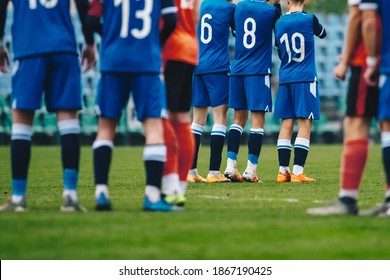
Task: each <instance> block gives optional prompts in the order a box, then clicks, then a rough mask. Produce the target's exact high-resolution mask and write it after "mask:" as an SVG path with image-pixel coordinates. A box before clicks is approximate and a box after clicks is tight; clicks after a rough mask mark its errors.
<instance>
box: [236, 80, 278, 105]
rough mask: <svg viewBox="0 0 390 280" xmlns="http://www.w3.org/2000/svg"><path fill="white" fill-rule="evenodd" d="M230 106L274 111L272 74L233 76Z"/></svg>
mask: <svg viewBox="0 0 390 280" xmlns="http://www.w3.org/2000/svg"><path fill="white" fill-rule="evenodd" d="M229 108H233V109H234V110H249V111H265V112H272V94H271V76H270V75H252V76H231V77H230V89H229Z"/></svg>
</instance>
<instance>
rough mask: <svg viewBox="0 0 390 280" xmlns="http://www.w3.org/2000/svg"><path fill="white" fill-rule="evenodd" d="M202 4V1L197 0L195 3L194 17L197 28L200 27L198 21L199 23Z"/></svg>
mask: <svg viewBox="0 0 390 280" xmlns="http://www.w3.org/2000/svg"><path fill="white" fill-rule="evenodd" d="M200 2H201V0H195V2H194V11H193V13H192V17H193V19H194V23H195V26H197V25H198V21H199V12H200Z"/></svg>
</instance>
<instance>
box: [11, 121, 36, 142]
mask: <svg viewBox="0 0 390 280" xmlns="http://www.w3.org/2000/svg"><path fill="white" fill-rule="evenodd" d="M32 130H33V129H32V126H31V125H27V124H20V123H14V124H12V132H11V140H31V136H32V134H33V131H32Z"/></svg>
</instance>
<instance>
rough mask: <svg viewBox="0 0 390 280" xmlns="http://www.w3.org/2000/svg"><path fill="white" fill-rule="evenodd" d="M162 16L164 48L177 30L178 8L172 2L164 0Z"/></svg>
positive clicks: (161, 33)
mask: <svg viewBox="0 0 390 280" xmlns="http://www.w3.org/2000/svg"><path fill="white" fill-rule="evenodd" d="M161 4H162V6H161V8H162V9H161V16H162V17H163V24H164V25H163V27H162V29H161V31H160V44H161V46H164V45H165V43H166V41H167V40H168V38H169V36H170V35H171V34H172V32H173V30H175V28H176V13H177V7H176V6H175V5H174V4H173V2H172V0H162V3H161Z"/></svg>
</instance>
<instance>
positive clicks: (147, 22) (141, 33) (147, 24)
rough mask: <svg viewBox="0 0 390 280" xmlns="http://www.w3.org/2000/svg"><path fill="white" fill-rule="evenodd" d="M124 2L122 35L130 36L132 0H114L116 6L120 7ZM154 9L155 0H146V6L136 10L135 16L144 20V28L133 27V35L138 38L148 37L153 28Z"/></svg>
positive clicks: (123, 36) (124, 36)
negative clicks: (152, 16)
mask: <svg viewBox="0 0 390 280" xmlns="http://www.w3.org/2000/svg"><path fill="white" fill-rule="evenodd" d="M121 4H122V26H121V32H120V36H121V38H127V37H128V36H129V21H130V0H114V6H115V7H118V6H119V5H121ZM152 10H153V0H145V7H144V9H143V10H138V11H136V12H135V17H136V18H137V19H141V20H142V21H143V25H142V29H137V28H133V29H131V35H133V37H134V38H136V39H143V38H145V37H147V36H148V35H149V33H150V30H151V28H152V18H151V17H150V14H151V13H152Z"/></svg>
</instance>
